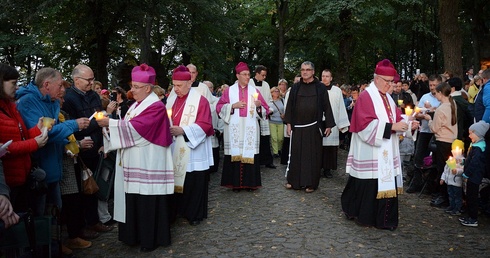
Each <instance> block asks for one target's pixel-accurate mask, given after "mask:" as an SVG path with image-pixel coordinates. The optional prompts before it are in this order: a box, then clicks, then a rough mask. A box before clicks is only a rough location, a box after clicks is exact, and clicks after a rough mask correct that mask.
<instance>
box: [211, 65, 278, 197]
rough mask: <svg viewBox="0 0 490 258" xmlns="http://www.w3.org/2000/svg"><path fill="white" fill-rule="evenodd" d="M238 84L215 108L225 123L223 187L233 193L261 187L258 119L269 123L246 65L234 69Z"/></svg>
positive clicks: (229, 90) (227, 91)
mask: <svg viewBox="0 0 490 258" xmlns="http://www.w3.org/2000/svg"><path fill="white" fill-rule="evenodd" d="M235 74H236V77H237V79H238V80H237V81H236V82H235V84H233V85H232V86H230V87H229V88H227V89H226V90H225V91H224V92H223V94H222V96H221V98H220V99H219V101H218V104H217V105H216V112H217V113H218V115H219V116H220V117H221V119H223V121H224V122H225V129H224V136H223V140H224V152H225V157H224V160H223V173H222V177H221V186H223V187H227V188H231V189H233V191H234V192H239V191H240V190H241V189H246V190H248V191H254V190H256V189H258V188H260V187H262V179H261V176H260V158H259V155H258V154H259V141H260V127H259V123H258V120H261V122H264V123H265V122H267V121H266V115H267V114H268V112H269V106H268V104H267V102H266V101H265V99H264V98H263V97H262V94H261V93H260V91H259V90H258V89H257V88H255V87H254V86H253V85H251V84H250V83H249V82H250V69H249V68H248V65H247V64H246V63H244V62H240V63H238V64H237V65H236V66H235Z"/></svg>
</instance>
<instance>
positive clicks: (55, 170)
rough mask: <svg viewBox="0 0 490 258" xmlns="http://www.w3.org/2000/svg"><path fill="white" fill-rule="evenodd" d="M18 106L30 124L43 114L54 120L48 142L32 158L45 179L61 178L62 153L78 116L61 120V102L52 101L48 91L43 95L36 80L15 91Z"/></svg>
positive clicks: (30, 125)
mask: <svg viewBox="0 0 490 258" xmlns="http://www.w3.org/2000/svg"><path fill="white" fill-rule="evenodd" d="M16 99H18V100H17V109H18V110H19V113H20V115H21V116H22V119H23V120H24V123H25V124H26V126H27V128H32V127H34V126H36V125H37V123H38V121H39V118H40V117H51V118H54V119H55V124H54V126H53V128H52V129H51V131H49V132H48V137H49V139H48V143H47V144H46V145H45V146H44V147H42V148H41V149H39V150H37V151H36V152H34V153H33V155H32V157H33V162H34V163H36V164H37V165H38V166H39V167H40V168H42V169H44V171H46V182H48V183H54V182H58V181H60V180H61V176H62V172H63V153H64V150H65V145H66V144H67V143H68V140H67V139H66V138H67V137H68V136H69V135H70V134H72V133H74V132H77V131H78V124H77V122H76V121H75V120H70V121H66V122H64V123H59V121H58V115H59V113H60V103H59V101H58V100H55V101H51V97H50V96H49V95H46V96H43V95H42V94H41V92H40V91H39V88H38V87H37V86H36V85H35V84H34V82H31V83H29V85H27V87H21V88H20V89H19V90H18V91H17V92H16Z"/></svg>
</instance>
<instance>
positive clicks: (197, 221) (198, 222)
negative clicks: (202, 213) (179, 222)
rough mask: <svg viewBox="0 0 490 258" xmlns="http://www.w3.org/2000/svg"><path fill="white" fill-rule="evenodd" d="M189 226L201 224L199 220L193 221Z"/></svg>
mask: <svg viewBox="0 0 490 258" xmlns="http://www.w3.org/2000/svg"><path fill="white" fill-rule="evenodd" d="M189 224H190V225H191V226H197V225H199V224H201V222H200V221H199V220H193V221H191V222H189Z"/></svg>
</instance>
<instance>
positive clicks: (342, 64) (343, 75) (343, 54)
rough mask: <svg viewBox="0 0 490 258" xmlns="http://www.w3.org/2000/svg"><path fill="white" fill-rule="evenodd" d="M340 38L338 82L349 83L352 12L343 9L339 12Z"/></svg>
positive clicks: (352, 37)
mask: <svg viewBox="0 0 490 258" xmlns="http://www.w3.org/2000/svg"><path fill="white" fill-rule="evenodd" d="M339 19H340V24H341V25H340V26H341V29H340V37H339V69H338V71H337V75H336V77H337V79H336V80H335V81H338V82H349V74H350V66H351V59H352V49H353V47H352V45H353V41H354V36H353V35H352V11H351V10H350V9H344V10H342V11H340V14H339Z"/></svg>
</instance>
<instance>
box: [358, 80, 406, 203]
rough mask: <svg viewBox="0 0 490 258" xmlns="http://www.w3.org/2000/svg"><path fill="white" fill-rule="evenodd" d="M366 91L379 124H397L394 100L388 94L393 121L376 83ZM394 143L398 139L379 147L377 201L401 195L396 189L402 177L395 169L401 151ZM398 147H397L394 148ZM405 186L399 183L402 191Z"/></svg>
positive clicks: (390, 140)
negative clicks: (396, 182)
mask: <svg viewBox="0 0 490 258" xmlns="http://www.w3.org/2000/svg"><path fill="white" fill-rule="evenodd" d="M366 91H367V92H368V93H369V96H370V97H371V100H372V101H373V106H374V110H375V112H376V117H377V118H378V120H379V124H382V123H393V124H394V123H396V105H395V102H394V101H393V99H392V98H391V97H390V96H389V95H388V94H386V99H387V100H388V104H389V106H390V111H391V114H390V116H391V117H392V121H391V122H390V119H389V117H388V114H387V113H386V107H385V104H384V102H385V100H383V98H382V97H381V95H380V92H379V91H378V88H377V87H376V85H374V83H371V84H370V85H369V87H367V88H366ZM393 141H398V137H396V139H393V137H392V138H390V139H383V140H382V142H381V146H380V147H378V194H377V196H376V198H377V199H383V198H393V197H396V196H397V193H401V190H399V191H397V189H396V184H395V180H396V181H400V180H399V179H401V175H398V170H399V167H398V168H396V167H395V163H394V158H395V155H397V156H400V150H399V148H398V144H396V143H395V144H393V143H394V142H393ZM394 145H396V146H394ZM402 186H403V185H400V182H398V187H399V188H400V189H401V187H402Z"/></svg>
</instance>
